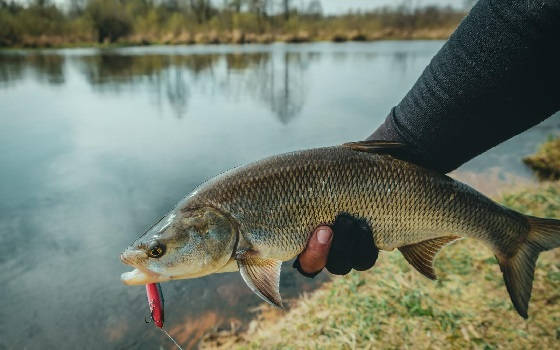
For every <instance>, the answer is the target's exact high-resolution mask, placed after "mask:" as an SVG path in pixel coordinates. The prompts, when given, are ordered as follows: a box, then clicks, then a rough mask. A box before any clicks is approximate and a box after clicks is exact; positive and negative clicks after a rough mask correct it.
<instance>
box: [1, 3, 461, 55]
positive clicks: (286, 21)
mask: <svg viewBox="0 0 560 350" xmlns="http://www.w3.org/2000/svg"><path fill="white" fill-rule="evenodd" d="M85 4H86V5H85V7H83V8H81V9H79V10H76V11H70V12H65V11H62V10H61V9H59V8H58V7H56V6H55V5H52V4H42V5H41V4H39V3H37V4H35V3H33V4H30V5H27V6H26V5H20V4H17V3H10V4H9V5H8V4H6V3H4V2H3V0H0V47H16V48H43V47H84V46H102V47H103V46H109V45H118V46H126V45H160V44H162V45H189V44H245V43H271V42H289V43H302V42H312V41H333V42H343V41H373V40H383V39H392V40H394V39H402V40H411V39H446V38H447V37H449V35H450V34H451V33H452V32H453V30H454V29H455V28H456V27H457V25H458V24H459V22H460V21H461V19H462V18H463V17H464V16H465V11H463V10H457V9H453V8H449V7H435V6H427V7H423V8H408V7H402V6H401V7H397V8H380V9H378V10H374V11H370V12H366V13H348V14H344V15H337V16H323V15H322V14H321V12H320V11H319V10H313V11H312V10H309V9H308V10H306V11H303V12H302V11H299V12H298V11H296V10H293V11H289V12H286V13H283V14H281V13H280V14H267V13H266V12H259V11H256V12H255V11H252V10H249V9H248V10H245V11H243V10H242V9H238V10H232V9H231V8H228V7H224V8H211V9H210V10H208V12H204V13H202V14H201V13H198V12H197V11H198V9H197V8H191V7H185V8H170V7H166V6H164V5H163V4H160V5H157V4H156V3H145V4H142V5H140V4H139V3H137V2H125V3H121V2H115V1H113V0H88V1H86V2H85Z"/></svg>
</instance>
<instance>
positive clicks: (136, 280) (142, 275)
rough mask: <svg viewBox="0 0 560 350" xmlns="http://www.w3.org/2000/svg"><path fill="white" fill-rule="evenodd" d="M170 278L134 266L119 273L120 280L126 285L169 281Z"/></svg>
mask: <svg viewBox="0 0 560 350" xmlns="http://www.w3.org/2000/svg"><path fill="white" fill-rule="evenodd" d="M170 279H171V278H170V277H167V276H162V275H159V274H157V273H155V272H152V271H149V270H146V269H139V268H135V269H134V270H132V271H129V272H125V273H123V274H121V281H122V282H123V283H124V284H126V285H128V286H136V285H141V284H148V283H159V282H165V281H169V280H170Z"/></svg>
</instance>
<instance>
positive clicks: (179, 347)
mask: <svg viewBox="0 0 560 350" xmlns="http://www.w3.org/2000/svg"><path fill="white" fill-rule="evenodd" d="M160 329H161V331H162V332H163V333H165V335H166V336H168V337H169V339H171V341H172V342H173V344H175V345H176V346H177V348H178V349H179V350H183V348H182V347H181V345H179V344H178V343H177V342H176V341H175V339H173V337H172V336H170V335H169V333H167V331H166V330H165V328H163V327H161V328H160Z"/></svg>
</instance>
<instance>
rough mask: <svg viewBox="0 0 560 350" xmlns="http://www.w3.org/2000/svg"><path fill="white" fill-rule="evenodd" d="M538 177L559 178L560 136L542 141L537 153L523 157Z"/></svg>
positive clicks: (545, 178)
mask: <svg viewBox="0 0 560 350" xmlns="http://www.w3.org/2000/svg"><path fill="white" fill-rule="evenodd" d="M523 162H525V164H527V165H528V166H529V167H531V168H532V169H533V170H534V171H535V174H537V176H538V177H539V178H540V179H544V180H558V179H560V138H552V139H550V140H548V141H547V142H545V143H543V144H542V145H541V146H540V147H539V150H538V151H537V153H535V154H533V155H531V156H528V157H525V158H523Z"/></svg>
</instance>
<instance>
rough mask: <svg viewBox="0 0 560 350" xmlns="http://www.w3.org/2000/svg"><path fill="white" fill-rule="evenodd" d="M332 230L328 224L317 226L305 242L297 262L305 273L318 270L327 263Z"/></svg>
mask: <svg viewBox="0 0 560 350" xmlns="http://www.w3.org/2000/svg"><path fill="white" fill-rule="evenodd" d="M332 237H333V232H332V230H331V228H330V227H328V226H319V227H318V228H317V229H316V230H315V232H313V235H312V236H311V238H310V239H309V242H308V243H307V247H306V248H305V250H304V251H303V252H302V253H301V254H300V255H299V258H298V259H299V264H300V266H301V269H302V270H303V271H304V272H306V273H314V272H317V271H320V270H322V269H323V267H325V265H326V264H327V257H328V255H329V250H330V248H331V242H332Z"/></svg>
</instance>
